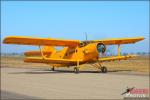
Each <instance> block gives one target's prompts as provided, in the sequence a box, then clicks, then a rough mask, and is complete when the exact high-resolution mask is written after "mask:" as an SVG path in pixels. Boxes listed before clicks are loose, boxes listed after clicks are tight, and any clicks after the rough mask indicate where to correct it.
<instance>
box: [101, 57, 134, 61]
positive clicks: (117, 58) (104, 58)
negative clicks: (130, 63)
mask: <svg viewBox="0 0 150 100" xmlns="http://www.w3.org/2000/svg"><path fill="white" fill-rule="evenodd" d="M135 56H136V55H127V56H110V57H103V58H99V61H100V62H105V61H115V60H127V59H128V58H132V57H135Z"/></svg>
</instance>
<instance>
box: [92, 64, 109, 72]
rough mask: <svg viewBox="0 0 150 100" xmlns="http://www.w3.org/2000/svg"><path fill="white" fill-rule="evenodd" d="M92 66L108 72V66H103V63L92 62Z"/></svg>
mask: <svg viewBox="0 0 150 100" xmlns="http://www.w3.org/2000/svg"><path fill="white" fill-rule="evenodd" d="M92 66H94V67H96V68H98V69H100V70H101V72H102V73H107V67H105V66H102V65H101V63H98V64H92Z"/></svg>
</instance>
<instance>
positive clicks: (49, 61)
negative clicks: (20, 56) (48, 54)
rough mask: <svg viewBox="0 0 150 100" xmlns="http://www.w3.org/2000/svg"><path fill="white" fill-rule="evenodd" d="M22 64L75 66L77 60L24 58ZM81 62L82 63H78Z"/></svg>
mask: <svg viewBox="0 0 150 100" xmlns="http://www.w3.org/2000/svg"><path fill="white" fill-rule="evenodd" d="M24 62H32V63H46V64H49V63H51V64H56V63H57V64H76V63H77V60H70V59H52V58H42V57H26V58H25V59H24ZM79 62H82V61H79Z"/></svg>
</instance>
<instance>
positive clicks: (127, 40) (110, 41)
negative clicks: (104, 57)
mask: <svg viewBox="0 0 150 100" xmlns="http://www.w3.org/2000/svg"><path fill="white" fill-rule="evenodd" d="M141 40H144V37H135V38H113V39H104V40H93V42H102V43H104V44H105V45H115V44H130V43H136V42H138V41H141Z"/></svg>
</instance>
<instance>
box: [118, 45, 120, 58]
mask: <svg viewBox="0 0 150 100" xmlns="http://www.w3.org/2000/svg"><path fill="white" fill-rule="evenodd" d="M118 56H120V44H118Z"/></svg>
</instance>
